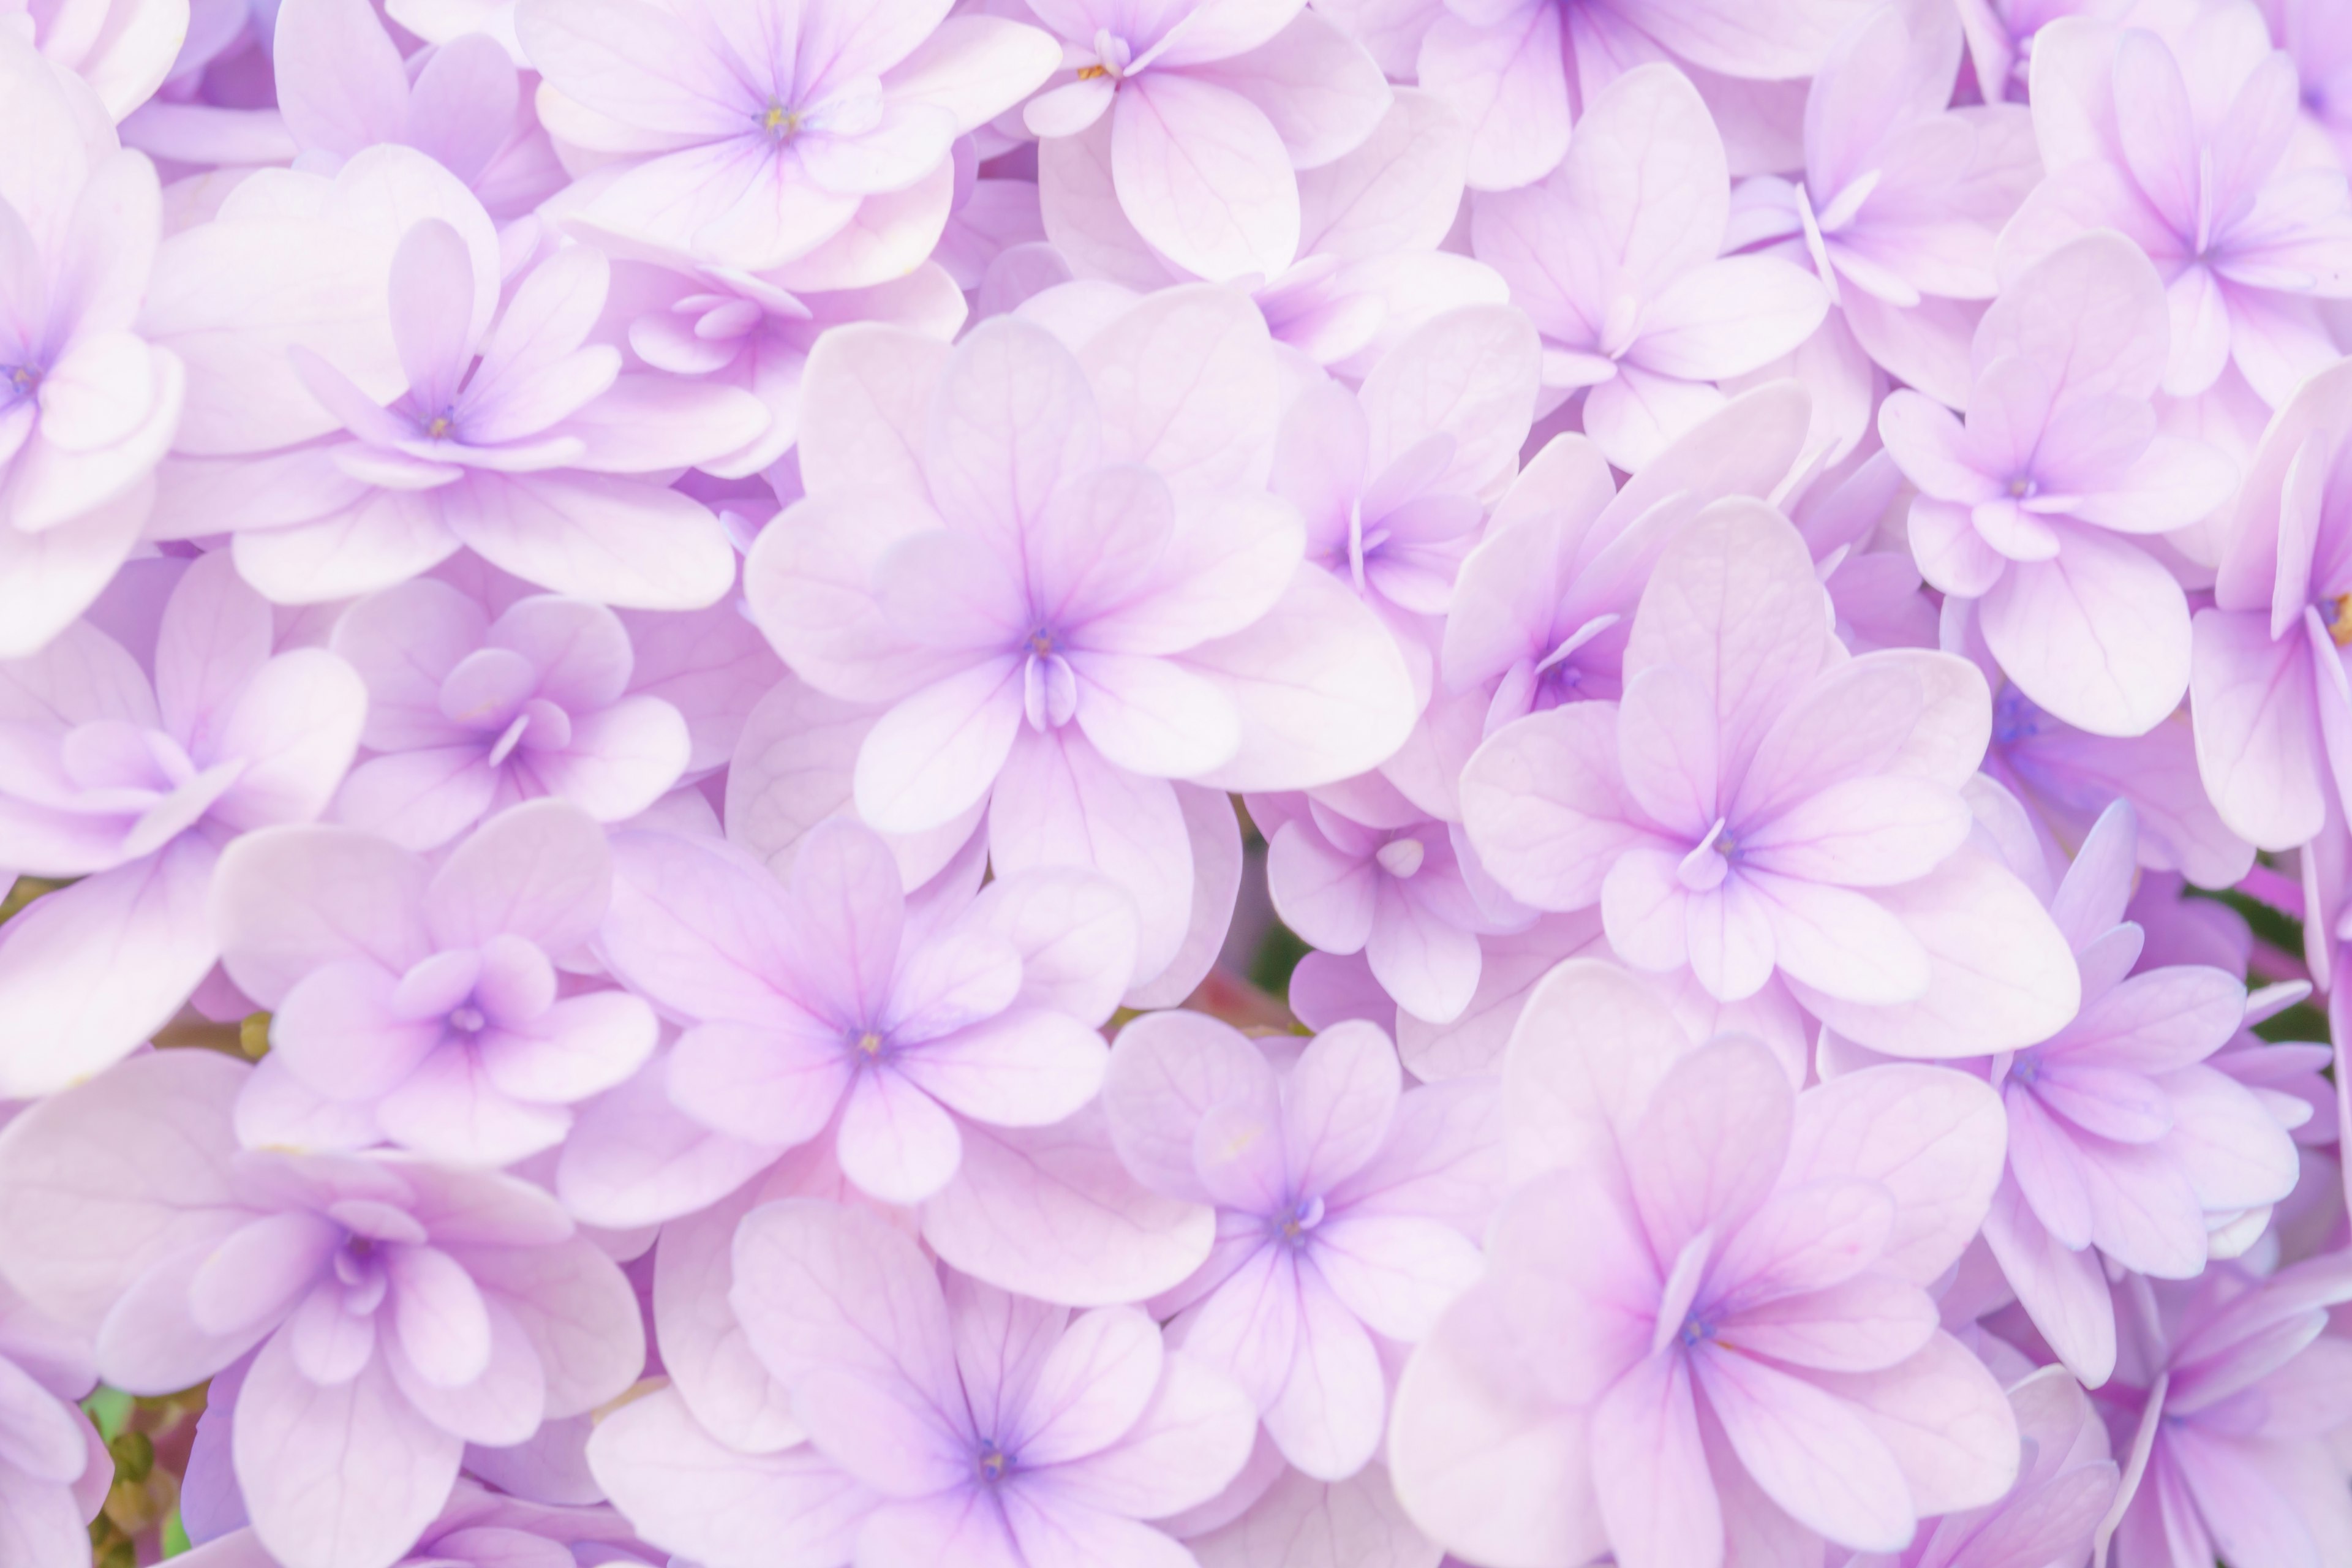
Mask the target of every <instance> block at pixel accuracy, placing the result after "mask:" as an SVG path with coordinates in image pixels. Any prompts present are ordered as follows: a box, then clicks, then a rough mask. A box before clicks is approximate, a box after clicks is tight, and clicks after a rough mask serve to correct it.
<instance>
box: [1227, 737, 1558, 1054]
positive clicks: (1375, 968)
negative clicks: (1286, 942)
mask: <svg viewBox="0 0 2352 1568" xmlns="http://www.w3.org/2000/svg"><path fill="white" fill-rule="evenodd" d="M1249 806H1250V820H1251V821H1252V822H1254V823H1255V824H1256V826H1257V829H1258V831H1259V832H1260V833H1262V834H1264V835H1265V839H1266V866H1265V881H1266V891H1267V892H1268V894H1270V895H1271V897H1272V898H1273V900H1274V907H1275V911H1276V913H1277V914H1279V915H1280V916H1281V917H1282V921H1283V923H1284V924H1285V925H1286V926H1288V927H1289V928H1290V929H1291V930H1292V931H1296V932H1297V933H1298V935H1299V936H1300V937H1302V938H1303V939H1305V940H1306V941H1307V942H1308V943H1309V944H1311V945H1312V946H1314V947H1316V948H1317V949H1318V950H1320V951H1322V952H1330V953H1343V954H1344V953H1351V952H1361V953H1363V954H1364V956H1365V959H1366V961H1367V962H1368V963H1369V964H1370V970H1371V974H1372V977H1373V979H1374V980H1376V981H1377V982H1378V983H1379V984H1380V986H1381V989H1382V990H1384V991H1385V992H1386V993H1387V994H1388V995H1390V996H1391V997H1392V998H1393V999H1394V1000H1395V1003H1396V1005H1398V1006H1399V1007H1402V1008H1403V1009H1404V1010H1405V1011H1406V1012H1407V1013H1410V1014H1412V1016H1414V1017H1416V1018H1423V1019H1426V1020H1427V1021H1428V1022H1430V1023H1432V1024H1450V1023H1452V1022H1454V1020H1455V1019H1456V1018H1458V1017H1460V1016H1462V1013H1463V1010H1464V1009H1465V1008H1466V1007H1468V1006H1469V1005H1470V999H1471V997H1472V996H1473V995H1474V994H1475V993H1476V991H1477V989H1478V979H1479V973H1480V957H1479V941H1478V939H1479V938H1480V937H1481V936H1482V935H1485V934H1486V933H1489V932H1495V931H1503V930H1507V929H1510V928H1513V927H1516V926H1519V925H1523V924H1526V923H1527V922H1528V921H1530V920H1531V919H1532V918H1533V913H1532V911H1529V910H1522V909H1520V908H1518V907H1517V905H1515V904H1514V903H1513V902H1512V900H1510V898H1509V896H1508V895H1507V894H1505V893H1504V892H1503V891H1502V889H1499V888H1497V887H1496V885H1495V881H1494V879H1493V878H1491V877H1489V876H1488V875H1486V872H1485V871H1484V870H1483V869H1482V868H1479V866H1478V865H1477V862H1476V858H1475V856H1474V855H1473V854H1472V853H1471V851H1470V843H1469V839H1468V837H1467V836H1466V835H1465V834H1464V832H1463V830H1462V827H1461V825H1460V824H1458V823H1448V822H1444V821H1441V820H1438V819H1436V818H1433V817H1432V816H1428V815H1427V814H1426V813H1424V812H1422V811H1420V810H1418V809H1416V808H1415V807H1414V806H1413V805H1412V803H1410V802H1409V801H1407V800H1406V799H1405V798H1404V797H1403V796H1402V795H1399V794H1398V793H1397V791H1396V789H1395V787H1394V786H1393V785H1391V784H1389V783H1388V782H1387V781H1386V780H1384V779H1382V778H1381V777H1380V775H1378V774H1376V773H1375V774H1370V775H1368V776H1367V777H1365V778H1364V779H1361V780H1358V781H1354V782H1352V783H1350V784H1348V785H1345V786H1341V787H1339V788H1335V789H1332V790H1328V791H1321V792H1314V793H1310V794H1308V795H1306V796H1304V797H1303V798H1302V797H1269V796H1265V795H1253V796H1252V797H1251V798H1250V802H1249Z"/></svg>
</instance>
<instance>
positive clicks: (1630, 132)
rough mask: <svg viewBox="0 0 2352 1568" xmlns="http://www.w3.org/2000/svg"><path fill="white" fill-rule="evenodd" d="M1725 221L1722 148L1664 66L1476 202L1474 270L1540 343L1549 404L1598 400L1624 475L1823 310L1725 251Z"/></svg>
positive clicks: (1762, 261) (1632, 77) (1773, 265)
mask: <svg viewBox="0 0 2352 1568" xmlns="http://www.w3.org/2000/svg"><path fill="white" fill-rule="evenodd" d="M1629 151H1631V152H1632V153H1633V159H1634V161H1633V163H1632V164H1631V165H1630V166H1629V165H1628V163H1627V156H1628V153H1629ZM1730 221H1731V194H1730V176H1729V174H1728V173H1727V167H1726V164H1725V163H1724V153H1723V139H1722V138H1721V137H1720V136H1719V135H1717V132H1716V129H1715V122H1714V121H1712V120H1710V119H1709V118H1708V116H1707V112H1706V103H1705V102H1703V101H1702V100H1700V98H1699V95H1698V91H1697V89H1696V88H1694V87H1692V86H1691V84H1690V81H1689V79H1687V78H1685V77H1684V76H1683V75H1682V74H1681V73H1679V72H1677V71H1675V70H1674V69H1673V68H1670V67H1666V66H1643V67H1640V68H1636V69H1634V70H1632V71H1629V72H1627V73H1626V74H1625V75H1623V76H1622V77H1620V78H1618V79H1616V80H1614V81H1612V82H1611V83H1610V84H1609V86H1608V87H1606V88H1604V89H1601V92H1600V93H1599V94H1598V95H1597V96H1596V97H1595V98H1594V99H1593V100H1592V106H1591V108H1590V109H1589V110H1586V111H1585V115H1584V118H1583V120H1582V121H1581V122H1580V132H1579V140H1578V141H1577V142H1574V143H1572V144H1571V145H1570V148H1569V152H1568V158H1567V161H1566V162H1564V163H1561V164H1560V166H1559V169H1558V170H1556V171H1555V172H1554V173H1552V174H1550V175H1549V176H1548V177H1547V178H1546V179H1545V180H1544V181H1543V182H1542V183H1541V184H1538V185H1533V186H1530V187H1528V189H1526V190H1521V191H1512V192H1507V193H1499V194H1493V193H1489V194H1482V195H1479V196H1478V197H1477V198H1476V199H1475V203H1474V205H1473V207H1472V217H1471V230H1470V232H1471V241H1472V245H1473V247H1474V249H1475V252H1476V254H1477V257H1478V259H1479V260H1481V261H1484V262H1486V264H1487V265H1488V266H1490V267H1492V268H1495V270H1496V271H1497V272H1500V273H1501V274H1502V275H1503V277H1504V279H1506V280H1507V281H1508V282H1509V284H1510V286H1511V300H1512V302H1513V303H1515V304H1517V306H1518V307H1519V308H1520V309H1522V310H1526V311H1527V312H1528V314H1529V315H1530V316H1532V317H1534V318H1535V322H1536V326H1537V327H1538V329H1539V330H1540V331H1542V333H1543V337H1544V365H1543V384H1544V387H1545V392H1546V402H1547V404H1548V405H1549V404H1557V403H1559V402H1560V401H1562V400H1564V399H1565V398H1567V397H1568V396H1570V395H1572V394H1574V393H1575V392H1576V391H1578V390H1579V389H1581V388H1587V387H1589V388H1591V390H1590V391H1589V392H1587V393H1586V394H1585V398H1584V405H1583V419H1584V430H1585V434H1587V435H1588V436H1590V437H1592V439H1593V441H1594V442H1595V443H1596V444H1597V445H1598V446H1599V447H1601V451H1602V452H1603V453H1605V454H1606V455H1607V456H1608V458H1609V459H1610V461H1611V462H1612V463H1614V464H1616V465H1617V466H1618V467H1620V468H1639V467H1641V466H1642V465H1643V464H1644V463H1646V462H1648V461H1649V460H1650V459H1652V458H1654V457H1656V456H1657V455H1658V454H1659V453H1661V452H1662V451H1664V449H1665V448H1666V447H1668V446H1669V445H1670V444H1671V443H1672V442H1673V441H1674V440H1675V437H1679V436H1682V435H1684V434H1685V433H1686V432H1687V431H1689V429H1690V428H1691V427H1692V426H1695V425H1696V424H1698V423H1699V422H1700V421H1701V420H1703V419H1705V418H1706V416H1708V415H1710V414H1713V413H1714V412H1716V411H1717V409H1719V408H1721V407H1722V406H1723V403H1724V396H1723V394H1722V393H1721V392H1719V391H1717V389H1716V387H1715V385H1714V383H1716V382H1718V381H1722V380H1724V379H1725V378H1727V377H1730V376H1738V375H1744V374H1747V373H1748V372H1749V371H1753V370H1756V369H1759V368H1760V367H1761V366H1763V365H1765V364H1768V363H1770V362H1771V361H1773V360H1776V359H1778V358H1780V356H1781V355H1783V354H1786V353H1789V352H1790V350H1792V349H1794V348H1795V347H1796V346H1797V345H1798V344H1799V343H1801V342H1804V341H1805V339H1806V338H1808V337H1810V336H1811V334H1812V331H1813V329H1814V328H1816V327H1818V326H1820V325H1821V323H1822V317H1823V315H1825V314H1826V313H1827V311H1828V310H1829V295H1828V293H1827V292H1826V291H1825V290H1824V289H1822V285H1821V283H1820V282H1819V281H1818V280H1817V279H1813V278H1811V277H1809V276H1807V275H1806V274H1805V272H1803V271H1802V270H1801V269H1800V268H1796V267H1794V266H1791V265H1790V263H1788V262H1786V261H1784V260H1781V259H1780V258H1778V257H1774V256H1732V257H1726V256H1722V255H1720V254H1719V253H1720V252H1721V250H1722V249H1723V247H1724V241H1725V238H1726V236H1727V231H1728V228H1729V225H1730Z"/></svg>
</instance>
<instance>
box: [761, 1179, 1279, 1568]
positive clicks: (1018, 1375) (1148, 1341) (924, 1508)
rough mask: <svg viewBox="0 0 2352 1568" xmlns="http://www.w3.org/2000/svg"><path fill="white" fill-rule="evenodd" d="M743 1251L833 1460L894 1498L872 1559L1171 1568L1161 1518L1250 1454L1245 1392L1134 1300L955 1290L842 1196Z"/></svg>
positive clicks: (796, 1385)
mask: <svg viewBox="0 0 2352 1568" xmlns="http://www.w3.org/2000/svg"><path fill="white" fill-rule="evenodd" d="M736 1259H737V1266H736V1275H735V1286H734V1290H733V1297H734V1300H735V1305H736V1310H737V1311H738V1313H740V1315H741V1316H742V1318H743V1321H744V1327H745V1331H746V1332H747V1333H748V1334H749V1336H750V1338H751V1345H752V1348H753V1349H754V1351H755V1352H757V1353H758V1355H759V1357H760V1359H761V1362H762V1363H765V1364H766V1365H767V1367H768V1368H769V1370H770V1371H771V1372H772V1373H774V1374H775V1375H776V1376H777V1378H779V1379H780V1380H781V1381H782V1382H783V1383H784V1384H786V1385H787V1386H788V1387H790V1388H791V1389H792V1391H793V1414H794V1415H795V1416H796V1417H797V1418H798V1419H799V1420H800V1422H801V1424H802V1425H803V1426H804V1427H805V1428H806V1429H807V1431H808V1433H809V1437H810V1441H811V1443H812V1444H813V1445H814V1447H815V1448H816V1449H817V1451H818V1452H819V1453H822V1454H823V1455H824V1456H825V1457H826V1458H829V1459H831V1460H832V1461H833V1462H834V1463H835V1465H837V1466H839V1467H840V1468H842V1469H843V1470H845V1471H846V1472H847V1473H848V1474H849V1475H850V1476H851V1477H852V1478H854V1479H856V1480H857V1481H859V1482H860V1483H862V1484H863V1485H864V1486H866V1488H867V1489H871V1490H872V1491H875V1492H878V1493H879V1494H880V1497H881V1500H879V1501H878V1503H877V1506H876V1507H875V1509H874V1510H873V1511H872V1512H871V1513H869V1514H868V1515H867V1516H866V1520H865V1521H864V1522H863V1523H862V1524H861V1525H860V1526H859V1527H858V1529H857V1532H856V1548H855V1550H856V1556H857V1557H859V1558H860V1559H863V1560H865V1561H867V1562H872V1563H907V1564H910V1565H911V1564H914V1563H935V1562H941V1561H950V1562H972V1563H1001V1564H1003V1565H1005V1568H1047V1565H1049V1564H1055V1563H1065V1562H1073V1561H1079V1562H1084V1561H1097V1562H1106V1563H1139V1564H1142V1563H1169V1564H1171V1568H1172V1565H1173V1564H1176V1563H1181V1562H1183V1561H1184V1560H1185V1554H1184V1552H1182V1550H1181V1548H1179V1547H1177V1546H1176V1545H1175V1543H1174V1542H1171V1541H1170V1540H1169V1539H1168V1538H1167V1537H1166V1536H1165V1535H1162V1534H1160V1532H1159V1531H1156V1530H1154V1529H1152V1528H1151V1526H1150V1523H1149V1522H1147V1521H1152V1520H1160V1519H1165V1518H1166V1517H1168V1516H1169V1515H1171V1514H1173V1513H1177V1512H1180V1511H1181V1510H1184V1509H1187V1508H1191V1507H1193V1506H1195V1505H1197V1504H1199V1503H1202V1502H1206V1501H1207V1500H1209V1499H1210V1498H1212V1497H1213V1496H1215V1495H1216V1493H1217V1492H1218V1490H1219V1489H1221V1488H1223V1486H1224V1484H1225V1483H1226V1482H1227V1481H1228V1480H1230V1479H1232V1478H1233V1477H1234V1474H1235V1472H1237V1471H1238V1470H1240V1468H1241V1467H1242V1463H1243V1461H1244V1459H1246V1458H1248V1455H1249V1444H1250V1431H1251V1428H1252V1425H1253V1423H1252V1420H1251V1412H1250V1407H1249V1404H1248V1402H1247V1401H1246V1400H1245V1399H1244V1397H1243V1395H1242V1394H1241V1391H1240V1390H1239V1389H1238V1388H1236V1387H1234V1385H1233V1384H1231V1383H1230V1382H1228V1381H1226V1380H1225V1379H1223V1377H1220V1376H1218V1375H1217V1374H1216V1373H1212V1372H1209V1371H1207V1370H1206V1369H1205V1368H1203V1367H1202V1366H1201V1365H1200V1364H1199V1363H1197V1362H1195V1361H1193V1360H1192V1358H1191V1357H1189V1356H1187V1355H1185V1354H1184V1353H1183V1352H1181V1351H1177V1350H1171V1349H1168V1348H1166V1347H1164V1346H1163V1345H1162V1344H1161V1342H1160V1330H1159V1327H1158V1326H1157V1325H1156V1324H1154V1323H1153V1322H1152V1321H1151V1320H1150V1318H1148V1317H1146V1316H1145V1315H1144V1314H1143V1313H1142V1312H1140V1311H1138V1310H1135V1309H1134V1308H1132V1307H1098V1308H1096V1309H1095V1310H1092V1311H1088V1312H1083V1313H1078V1314H1076V1315H1073V1314H1071V1313H1070V1312H1068V1311H1067V1310H1065V1309H1059V1308H1053V1307H1046V1306H1042V1305H1040V1304H1038V1303H1036V1302H1034V1301H1025V1300H1021V1299H1020V1298H1018V1297H1013V1296H1007V1295H1005V1294H1004V1293H1003V1291H1000V1290H995V1289H991V1288H989V1287H988V1286H985V1285H980V1284H976V1283H974V1282H972V1281H971V1280H968V1279H961V1278H960V1277H957V1276H954V1275H950V1276H948V1277H947V1279H945V1280H942V1279H940V1275H939V1273H938V1271H937V1269H936V1268H935V1267H934V1265H932V1264H931V1263H930V1262H929V1261H928V1260H927V1259H925V1258H924V1257H923V1256H922V1254H921V1253H920V1252H919V1251H918V1250H917V1249H916V1247H915V1246H914V1244H913V1243H912V1242H910V1241H908V1239H907V1238H906V1237H904V1236H903V1235H901V1234H900V1233H898V1231H896V1230H894V1229H892V1228H891V1227H890V1226H888V1225H887V1223H885V1222H884V1221H883V1220H882V1219H881V1217H880V1216H879V1215H875V1214H874V1213H872V1212H871V1211H869V1210H860V1209H854V1208H844V1207H840V1206H837V1205H825V1204H813V1203H806V1202H799V1203H780V1204H772V1205H768V1206H767V1207H765V1208H761V1209H760V1210H758V1211H756V1212H754V1213H753V1214H752V1215H751V1216H750V1217H748V1218H747V1219H746V1220H745V1221H744V1222H743V1228H742V1229H741V1231H740V1233H739V1234H738V1237H737V1240H736ZM788 1542H789V1538H788ZM791 1544H797V1543H796V1542H793V1543H791Z"/></svg>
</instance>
